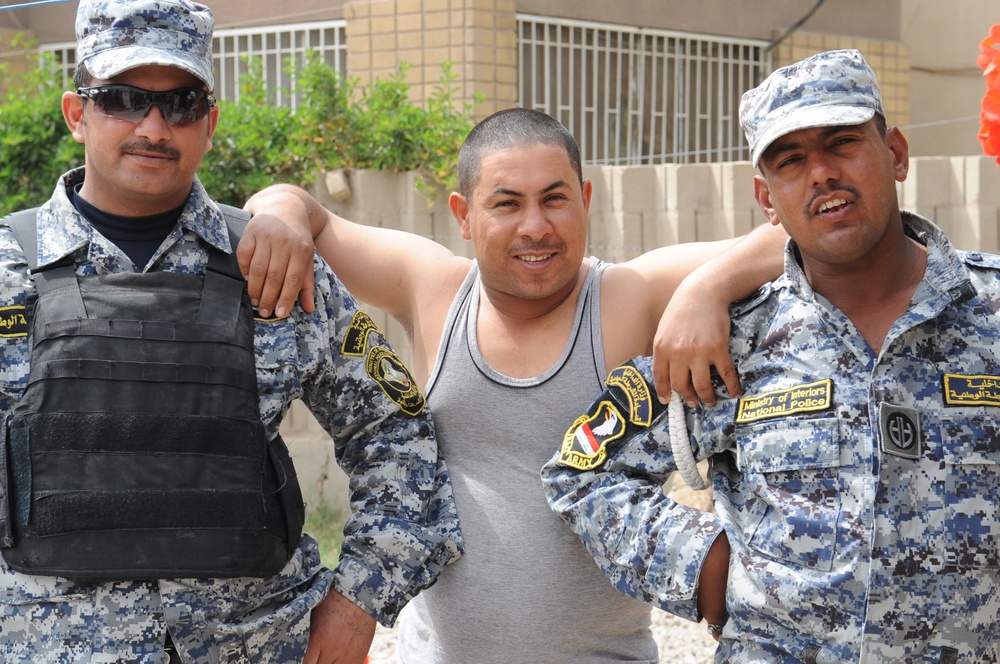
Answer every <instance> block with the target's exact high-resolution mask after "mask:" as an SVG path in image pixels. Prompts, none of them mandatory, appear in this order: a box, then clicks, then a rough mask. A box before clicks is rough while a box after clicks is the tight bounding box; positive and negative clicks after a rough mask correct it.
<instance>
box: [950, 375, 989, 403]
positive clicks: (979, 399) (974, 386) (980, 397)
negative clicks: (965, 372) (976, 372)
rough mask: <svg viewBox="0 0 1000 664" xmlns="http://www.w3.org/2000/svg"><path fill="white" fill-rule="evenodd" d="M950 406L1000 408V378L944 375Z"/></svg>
mask: <svg viewBox="0 0 1000 664" xmlns="http://www.w3.org/2000/svg"><path fill="white" fill-rule="evenodd" d="M944 402H945V404H946V405H948V406H1000V376H961V375H958V374H945V375H944Z"/></svg>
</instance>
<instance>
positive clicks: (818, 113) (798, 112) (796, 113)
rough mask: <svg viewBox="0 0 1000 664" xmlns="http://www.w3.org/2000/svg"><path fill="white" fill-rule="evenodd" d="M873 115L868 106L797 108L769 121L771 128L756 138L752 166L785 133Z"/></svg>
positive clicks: (838, 124) (851, 122)
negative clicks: (784, 115) (782, 116)
mask: <svg viewBox="0 0 1000 664" xmlns="http://www.w3.org/2000/svg"><path fill="white" fill-rule="evenodd" d="M873 117H875V109H874V108H871V107H869V106H855V105H847V104H844V105H836V104H832V105H831V104H826V105H821V106H807V107H805V108H797V109H795V110H793V111H792V112H791V113H789V114H788V115H787V116H786V117H784V118H780V119H775V120H772V121H769V124H770V125H771V128H770V129H768V130H767V131H765V132H764V134H763V135H761V136H760V138H758V139H757V146H756V147H755V148H754V151H753V154H752V155H751V158H752V160H753V166H754V168H756V167H757V164H758V163H760V158H761V155H763V154H764V152H765V151H766V150H767V148H768V147H769V146H770V145H771V143H773V142H774V141H776V140H777V139H779V138H781V137H782V136H784V135H786V134H791V133H792V132H793V131H799V130H801V129H812V128H814V127H842V126H844V125H855V124H863V123H865V122H868V121H869V120H871V119H872V118H873Z"/></svg>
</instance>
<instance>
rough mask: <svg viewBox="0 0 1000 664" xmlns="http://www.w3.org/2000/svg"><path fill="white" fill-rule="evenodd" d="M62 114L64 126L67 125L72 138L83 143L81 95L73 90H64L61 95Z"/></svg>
mask: <svg viewBox="0 0 1000 664" xmlns="http://www.w3.org/2000/svg"><path fill="white" fill-rule="evenodd" d="M62 114H63V120H65V122H66V126H67V127H69V131H70V133H71V134H72V135H73V140H75V141H76V142H77V143H85V142H86V140H85V138H84V135H83V126H84V122H83V97H81V96H80V95H78V94H77V93H75V92H64V93H63V96H62Z"/></svg>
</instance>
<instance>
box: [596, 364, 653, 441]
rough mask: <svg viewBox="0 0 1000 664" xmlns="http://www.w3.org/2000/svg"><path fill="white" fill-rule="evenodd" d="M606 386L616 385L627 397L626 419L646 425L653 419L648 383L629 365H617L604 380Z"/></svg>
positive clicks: (651, 398) (651, 399)
mask: <svg viewBox="0 0 1000 664" xmlns="http://www.w3.org/2000/svg"><path fill="white" fill-rule="evenodd" d="M605 383H606V384H607V386H608V387H618V388H619V389H621V391H622V392H623V393H624V394H625V398H626V399H628V419H629V420H630V421H631V422H632V423H633V424H638V425H639V426H644V427H648V426H649V423H650V422H652V420H653V397H652V395H651V394H650V391H649V383H647V382H646V379H644V378H643V377H642V374H641V373H639V370H638V369H636V368H635V367H633V366H631V365H627V364H626V365H623V366H620V367H617V368H616V369H615V370H614V371H612V372H611V373H610V374H609V375H608V379H607V381H605Z"/></svg>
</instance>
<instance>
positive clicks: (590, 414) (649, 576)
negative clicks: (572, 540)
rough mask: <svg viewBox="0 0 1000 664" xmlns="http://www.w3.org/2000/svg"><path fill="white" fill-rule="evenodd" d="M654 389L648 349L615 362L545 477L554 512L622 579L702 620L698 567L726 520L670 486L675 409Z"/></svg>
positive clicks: (627, 587) (623, 585) (639, 593)
mask: <svg viewBox="0 0 1000 664" xmlns="http://www.w3.org/2000/svg"><path fill="white" fill-rule="evenodd" d="M654 394H655V390H654V388H653V379H652V369H651V366H650V362H649V359H648V358H639V359H636V360H633V361H630V362H627V363H625V364H623V365H622V366H620V367H618V368H617V369H615V370H614V371H612V372H611V374H610V375H609V376H608V380H607V389H605V391H604V393H603V394H601V396H600V397H599V398H598V399H597V400H596V401H594V403H593V404H592V405H591V406H590V408H589V409H588V411H587V412H586V413H585V414H584V415H581V416H580V417H579V418H577V420H576V421H575V422H574V423H573V425H572V426H571V427H570V428H569V431H567V432H566V436H565V437H564V439H563V442H562V446H561V448H560V450H559V452H557V453H556V454H555V456H553V457H552V459H551V460H550V461H549V462H548V463H547V464H546V465H545V467H544V468H542V483H543V485H544V487H545V492H546V496H547V497H548V500H549V505H550V506H551V507H552V509H553V511H555V512H556V513H557V514H558V515H559V516H560V517H561V518H562V519H563V520H564V521H565V522H566V523H567V524H568V525H569V527H570V528H572V529H573V531H574V532H575V533H576V534H577V535H579V536H580V539H581V540H583V543H584V544H585V545H586V546H587V549H588V551H589V552H590V554H591V555H592V556H593V557H594V560H595V562H597V564H598V566H599V567H600V568H601V571H602V572H603V573H604V575H605V576H607V577H608V579H609V580H610V581H611V582H612V583H613V584H614V585H615V587H616V588H618V589H619V590H621V591H622V592H624V593H626V594H628V595H631V596H633V597H636V598H638V599H640V600H642V601H644V602H649V603H651V604H653V605H655V606H657V607H659V608H661V609H663V610H665V611H670V612H671V613H674V614H676V615H678V616H681V617H683V618H687V619H689V620H693V621H699V620H700V619H701V616H699V615H698V609H697V593H696V591H697V582H698V574H699V572H700V571H701V566H702V563H703V562H704V560H705V556H706V555H707V554H708V549H709V547H710V546H711V545H712V542H714V541H715V539H716V537H717V536H718V535H719V533H720V532H722V524H721V522H720V521H719V520H718V519H717V518H716V517H715V516H714V515H712V514H710V513H708V512H702V511H701V510H697V509H694V508H690V507H686V506H684V505H680V504H678V503H675V502H674V501H673V500H671V499H670V498H668V497H667V496H666V495H665V494H664V492H663V489H662V488H661V485H662V484H663V483H664V482H665V481H666V480H667V478H668V477H669V475H670V473H671V472H673V471H674V470H675V469H676V467H675V464H674V459H673V454H672V453H671V451H670V443H669V438H668V436H669V431H668V423H667V419H668V418H667V411H666V408H665V407H664V406H662V405H660V403H659V402H658V401H657V399H656V398H655V397H654V396H653V395H654ZM695 452H696V455H697V456H699V457H704V456H705V455H706V454H707V453H708V452H709V449H708V448H700V449H699V448H696V450H695Z"/></svg>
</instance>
